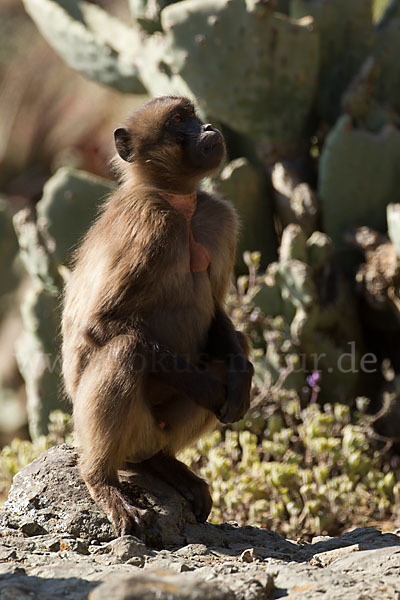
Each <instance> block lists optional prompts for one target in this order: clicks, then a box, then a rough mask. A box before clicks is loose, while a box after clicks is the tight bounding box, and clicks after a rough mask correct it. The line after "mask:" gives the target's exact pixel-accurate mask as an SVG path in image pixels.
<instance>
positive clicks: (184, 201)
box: [159, 192, 211, 273]
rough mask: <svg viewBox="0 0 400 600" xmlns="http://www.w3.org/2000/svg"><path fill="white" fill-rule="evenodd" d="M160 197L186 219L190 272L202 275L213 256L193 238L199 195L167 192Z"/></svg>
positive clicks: (160, 193) (161, 193)
mask: <svg viewBox="0 0 400 600" xmlns="http://www.w3.org/2000/svg"><path fill="white" fill-rule="evenodd" d="M159 196H161V198H163V200H166V201H167V202H169V204H170V205H171V206H172V207H173V208H175V210H177V211H178V212H180V213H181V214H182V215H183V216H184V217H185V219H186V223H187V229H188V236H189V252H190V270H191V271H192V272H193V273H201V272H203V271H207V269H208V266H209V264H210V262H211V255H210V253H209V251H208V250H207V248H206V247H205V246H203V244H200V243H199V242H196V240H195V239H194V237H193V231H192V226H191V221H192V217H193V215H194V212H195V210H196V206H197V194H196V192H193V194H181V195H180V194H169V193H167V192H159Z"/></svg>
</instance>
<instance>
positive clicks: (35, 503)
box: [0, 444, 196, 547]
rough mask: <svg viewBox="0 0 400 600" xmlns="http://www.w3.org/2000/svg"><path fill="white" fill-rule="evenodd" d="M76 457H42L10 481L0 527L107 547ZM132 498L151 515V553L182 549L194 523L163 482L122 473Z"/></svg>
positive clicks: (60, 451)
mask: <svg viewBox="0 0 400 600" xmlns="http://www.w3.org/2000/svg"><path fill="white" fill-rule="evenodd" d="M77 461H78V454H77V452H76V451H75V450H74V449H72V448H69V447H68V446H66V445H65V444H64V445H62V446H56V447H54V448H51V449H50V450H48V451H47V452H44V453H43V454H42V455H41V456H39V458H37V459H36V460H34V461H33V462H32V463H31V464H30V465H28V466H27V467H25V468H24V469H22V471H20V472H19V473H18V474H17V475H16V476H15V477H14V480H13V485H12V487H11V490H10V493H9V496H8V499H7V501H6V503H5V504H4V506H3V509H4V510H3V514H2V515H1V516H0V525H2V526H4V527H11V528H14V529H19V530H21V531H23V532H24V533H25V534H26V535H29V536H32V535H40V534H43V533H48V532H49V533H50V532H51V533H54V532H56V533H69V534H71V535H72V536H74V537H78V538H82V539H85V540H93V539H95V540H98V541H110V540H112V539H113V538H114V537H115V534H114V531H113V529H112V527H111V525H110V523H109V521H108V520H107V518H106V516H105V515H104V514H103V512H102V511H101V510H100V508H99V507H98V506H97V505H96V504H95V502H94V501H93V500H92V499H91V497H90V495H89V493H88V491H87V489H86V486H85V484H84V482H83V481H82V480H81V478H80V476H79V472H78V466H77ZM120 475H121V479H122V480H123V481H124V482H125V483H126V485H127V487H128V491H129V492H131V493H132V496H133V497H140V500H141V502H143V503H144V505H145V506H146V507H147V508H148V509H149V512H150V513H151V515H152V519H151V522H150V524H149V527H148V531H147V532H146V543H148V544H149V545H151V546H154V547H166V546H181V545H182V544H184V543H185V541H186V540H185V535H184V528H185V525H186V524H187V523H189V524H190V523H192V524H193V525H194V524H195V523H196V519H195V517H194V515H193V513H192V511H191V510H190V507H189V504H188V503H187V502H186V501H185V500H184V499H183V497H182V496H181V495H180V494H178V493H177V492H176V491H175V490H174V489H173V488H171V487H170V486H169V485H167V484H165V483H164V482H162V481H160V480H158V479H156V478H154V477H152V476H151V475H149V474H147V473H143V472H141V471H140V467H139V466H138V470H137V472H136V473H128V472H124V471H122V472H121V474H120Z"/></svg>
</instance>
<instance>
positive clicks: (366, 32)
mask: <svg viewBox="0 0 400 600" xmlns="http://www.w3.org/2000/svg"><path fill="white" fill-rule="evenodd" d="M290 15H291V16H292V17H294V18H296V19H299V18H301V17H305V16H307V15H311V16H312V17H313V19H314V23H315V28H316V30H317V32H318V33H319V39H320V44H321V61H320V71H319V86H318V106H319V110H320V113H321V116H322V118H324V119H328V120H329V121H331V122H332V121H334V120H335V119H336V118H337V116H338V115H339V113H340V100H341V96H342V94H343V92H344V90H345V89H346V87H347V85H348V84H349V83H350V81H351V79H352V78H353V77H354V74H355V73H356V72H357V71H358V69H359V68H360V67H361V65H362V63H363V61H364V59H365V57H366V56H368V54H369V53H370V52H371V50H372V49H373V44H374V36H375V31H374V27H373V23H372V0H351V2H348V0H335V1H334V2H330V1H329V0H328V2H327V1H326V0H292V2H291V5H290Z"/></svg>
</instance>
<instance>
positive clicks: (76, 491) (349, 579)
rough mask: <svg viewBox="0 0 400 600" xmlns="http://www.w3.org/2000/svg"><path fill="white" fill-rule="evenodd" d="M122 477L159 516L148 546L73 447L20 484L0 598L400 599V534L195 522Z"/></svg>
mask: <svg viewBox="0 0 400 600" xmlns="http://www.w3.org/2000/svg"><path fill="white" fill-rule="evenodd" d="M122 475H123V478H124V480H125V481H126V482H127V485H128V488H129V487H130V486H132V493H135V495H136V496H139V497H140V500H141V501H142V502H143V503H144V504H145V505H146V506H147V507H148V509H149V511H150V512H151V514H152V518H151V522H150V526H149V531H148V532H147V537H146V545H145V544H144V543H143V542H142V541H140V540H138V539H137V538H135V537H133V536H124V537H120V538H114V535H113V532H112V529H111V527H110V525H109V524H108V521H107V520H106V518H105V516H104V515H103V514H102V512H101V511H100V510H99V508H98V507H97V506H96V505H95V503H94V502H93V501H92V500H91V498H90V497H89V495H88V493H87V490H86V487H85V485H84V484H83V482H81V480H80V478H79V474H78V469H77V454H76V452H75V451H74V450H72V449H71V448H68V447H67V446H60V447H58V448H53V449H51V450H49V451H48V452H46V453H44V454H43V455H42V456H41V457H39V458H38V459H37V460H36V461H34V462H33V463H31V465H29V466H28V467H26V468H25V469H23V470H22V471H21V472H20V473H19V474H18V475H17V476H16V477H15V478H14V483H13V487H12V490H11V491H10V494H9V498H8V500H7V502H6V504H5V505H4V506H3V507H2V509H0V600H13V599H15V600H20V599H22V600H25V599H26V600H28V599H31V598H38V600H39V599H40V600H42V599H43V600H58V599H59V598H63V599H64V600H87V598H88V597H90V598H91V600H100V599H101V600H103V599H108V598H112V599H113V600H130V599H132V600H135V599H136V598H138V599H139V598H140V599H141V600H147V599H150V598H151V599H152V600H153V599H155V598H158V599H161V600H166V599H168V600H172V599H174V600H175V599H176V600H203V599H204V600H206V599H207V600H208V599H210V598H212V599H213V600H268V599H271V600H272V599H273V598H276V599H277V598H280V599H282V600H285V599H286V600H289V598H296V600H319V598H321V600H322V599H324V600H325V599H326V598H329V600H360V598H379V600H381V599H382V600H391V599H393V600H394V599H396V600H399V598H400V577H399V574H400V536H399V535H398V534H399V531H397V532H396V533H381V532H380V531H378V530H376V529H374V528H368V529H355V530H354V531H350V532H348V533H346V534H344V535H342V536H340V537H338V538H334V537H328V536H320V537H318V538H315V539H314V540H313V543H312V544H297V543H295V542H291V541H289V540H285V539H283V538H282V537H280V536H279V535H277V534H276V533H273V532H271V531H267V530H264V529H259V528H257V527H238V526H236V525H232V524H227V523H224V524H221V525H212V524H210V523H205V524H198V523H196V521H195V519H194V517H193V515H192V513H191V510H190V507H189V506H188V504H187V503H186V501H185V500H184V499H183V498H182V497H181V496H180V495H179V494H178V493H177V492H175V491H174V490H173V489H172V488H170V487H169V486H167V485H166V484H164V483H163V482H161V481H158V480H156V479H154V478H152V477H150V476H148V475H147V474H145V473H142V472H140V471H139V469H138V472H137V473H135V474H133V473H130V474H128V473H123V474H122ZM160 548H163V549H161V550H160Z"/></svg>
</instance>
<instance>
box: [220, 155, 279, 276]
mask: <svg viewBox="0 0 400 600" xmlns="http://www.w3.org/2000/svg"><path fill="white" fill-rule="evenodd" d="M217 188H218V190H219V191H220V192H221V194H222V195H223V196H225V197H226V198H227V199H228V200H230V201H231V202H233V204H234V205H235V207H236V209H237V211H238V213H239V215H240V219H241V225H242V227H241V233H240V237H239V245H238V250H237V266H238V268H239V270H240V271H242V272H243V270H244V269H245V264H244V261H243V253H244V252H245V251H246V250H250V251H252V250H258V251H260V252H261V261H262V262H261V264H262V266H264V267H266V265H267V264H268V263H270V262H271V261H272V260H275V259H276V246H277V240H276V233H275V231H274V227H273V212H272V199H271V197H270V196H269V195H268V192H267V189H266V185H265V182H264V180H263V177H262V176H261V173H260V172H259V170H257V169H256V168H255V167H253V165H251V164H250V163H249V161H248V160H247V159H246V158H237V159H236V160H233V161H232V162H230V163H229V164H228V165H226V167H225V168H224V169H223V170H222V172H221V175H220V177H219V179H218V180H217Z"/></svg>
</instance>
